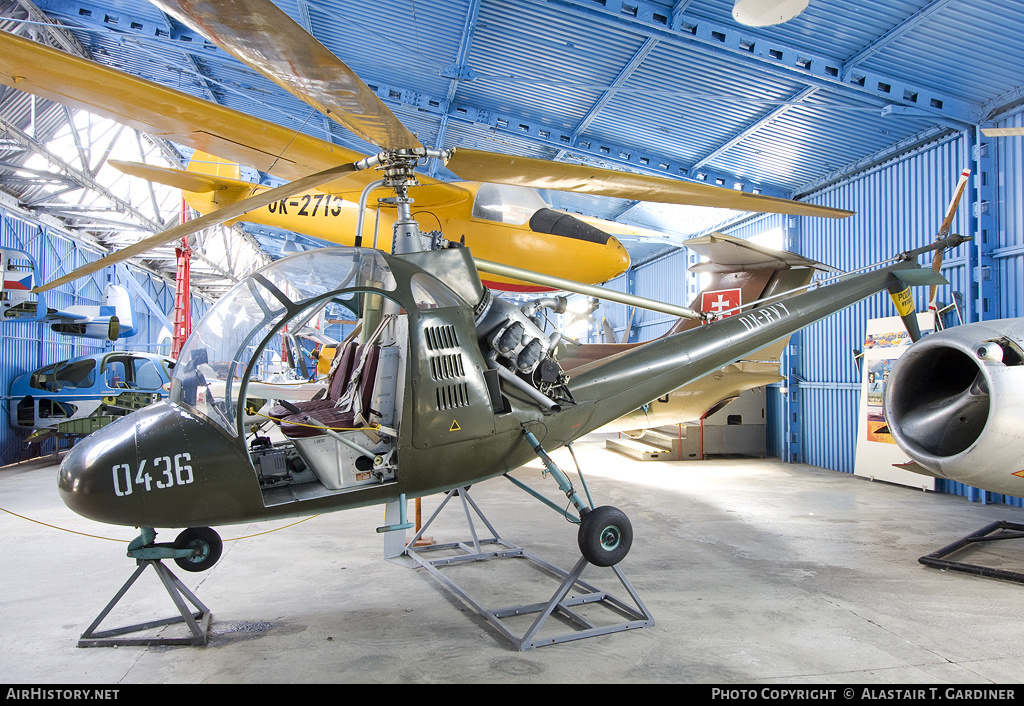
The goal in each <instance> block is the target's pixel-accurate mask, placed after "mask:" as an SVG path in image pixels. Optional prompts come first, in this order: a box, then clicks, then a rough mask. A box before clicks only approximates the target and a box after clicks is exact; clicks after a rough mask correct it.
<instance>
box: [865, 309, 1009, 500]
mask: <svg viewBox="0 0 1024 706" xmlns="http://www.w3.org/2000/svg"><path fill="white" fill-rule="evenodd" d="M1022 340H1024V321H1021V320H1003V321H993V322H985V323H978V324H968V325H964V326H957V327H954V328H950V329H946V330H944V331H940V332H938V333H934V334H931V335H929V336H926V337H925V338H923V339H922V340H921V341H919V342H918V343H916V344H914V345H913V346H912V347H911V348H910V349H909V350H908V351H907V352H906V353H904V354H903V356H902V357H901V358H900V359H899V361H898V362H897V363H896V364H895V365H894V366H893V368H892V371H891V372H890V373H889V379H888V382H887V383H886V388H885V418H886V421H887V423H888V427H889V431H890V433H891V434H892V437H893V440H894V441H895V442H896V443H897V445H898V446H899V447H900V449H902V450H903V451H904V453H906V454H907V455H908V456H910V457H911V459H913V461H914V462H916V464H917V466H918V467H919V469H915V470H920V471H921V472H924V473H927V474H929V475H933V476H935V477H937V478H947V479H950V480H955V481H958V482H961V483H966V484H968V485H973V486H977V487H981V488H985V489H987V490H991V491H993V492H998V493H1007V494H1011V495H1020V494H1021V493H1024V478H1021V477H1019V476H1016V475H1014V472H1020V471H1021V470H1022V469H1024V453H1022V449H1024V445H1022V444H1021V443H1020V442H1021V441H1024V428H1022V427H1021V424H1020V420H1021V419H1024V396H1021V395H1020V394H1018V393H1017V391H1019V390H1021V389H1024V387H1022V386H1024V351H1022V349H1021V345H1020V342H1021V341H1022Z"/></svg>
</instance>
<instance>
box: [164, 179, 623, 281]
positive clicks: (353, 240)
mask: <svg viewBox="0 0 1024 706" xmlns="http://www.w3.org/2000/svg"><path fill="white" fill-rule="evenodd" d="M461 185H462V186H463V187H465V188H466V189H468V190H470V191H471V192H472V193H473V194H475V193H476V190H477V188H478V187H479V184H475V183H463V184H461ZM252 193H254V192H253V191H250V192H238V191H235V190H225V191H212V192H206V193H195V192H188V191H186V192H184V194H185V199H186V201H187V203H188V205H189V206H191V207H192V208H194V209H195V210H197V211H199V212H200V213H208V212H210V211H211V210H214V209H216V208H220V207H222V206H225V205H227V204H228V203H230V202H232V201H234V200H238V199H241V198H244V197H246V196H249V195H251V194H252ZM387 195H389V194H387V192H385V191H384V190H380V191H376V192H373V193H372V194H371V196H370V198H369V199H368V202H369V203H370V204H371V205H372V206H376V203H377V198H378V197H384V196H387ZM411 196H412V197H413V198H414V199H415V188H414V189H412V191H411ZM358 214H359V208H358V206H357V204H356V203H355V202H353V201H349V200H347V199H345V198H342V197H339V196H334V195H331V194H327V193H324V192H320V191H312V192H308V193H304V194H298V195H296V196H292V197H290V198H288V199H285V200H282V201H278V202H275V203H272V204H269V205H268V206H264V207H263V208H259V209H256V210H254V211H250V212H249V213H247V214H246V215H245V216H244V217H243V218H240V219H238V220H239V221H246V222H251V223H258V224H261V225H265V226H270V227H274V228H283V229H285V230H290V231H293V232H296V233H302V234H304V235H307V236H310V237H312V238H317V239H319V240H324V241H327V242H330V243H337V244H339V245H361V246H364V247H372V246H373V245H374V243H375V242H376V246H377V247H378V248H380V249H382V250H386V251H389V252H390V250H391V239H392V229H393V226H394V222H395V215H396V211H395V209H394V208H393V207H388V206H386V205H385V206H382V207H380V208H375V207H370V208H367V210H366V215H365V217H364V221H363V226H362V233H361V234H360V235H361V238H357V233H356V228H357V222H358ZM413 216H414V217H415V218H416V221H417V222H418V223H419V226H420V229H421V230H422V231H423V232H425V233H426V232H430V231H438V230H439V231H441V233H442V234H443V235H444V238H445V239H447V240H449V241H451V242H456V243H459V242H464V243H465V245H466V246H467V247H469V248H470V249H471V250H472V252H473V255H474V256H476V257H479V258H481V259H484V260H491V261H494V262H501V263H504V264H508V265H513V266H516V267H521V268H523V269H527V270H533V271H535V272H541V273H544V274H549V275H554V276H557V277H562V278H565V279H571V280H575V281H578V282H585V283H591V284H592V283H600V282H606V281H608V280H610V279H614V278H615V277H617V276H619V275H620V274H622V273H623V272H625V271H626V269H628V267H629V254H628V253H627V251H626V249H625V248H624V247H623V246H622V244H621V243H620V242H619V241H618V240H617V239H616V238H614V237H613V236H610V235H609V236H608V238H607V240H606V241H605V242H598V241H597V240H595V239H584V238H578V237H571V236H562V235H554V234H551V233H539V232H535V231H534V230H532V229H531V228H530V225H529V223H523V224H512V223H500V222H497V221H492V220H487V219H483V218H477V217H475V216H474V215H473V199H472V198H470V199H466V200H464V201H462V202H459V203H454V204H445V205H441V206H437V207H430V208H423V209H421V210H418V209H417V208H416V204H415V202H414V203H413ZM230 223H231V222H229V224H230ZM375 231H376V234H377V235H376V239H375V235H374V234H375ZM486 284H488V285H489V286H493V287H495V288H496V289H502V290H508V291H540V290H543V289H544V288H543V287H538V286H537V285H532V284H527V283H524V282H519V281H516V280H512V279H508V278H503V277H499V276H496V275H487V276H486Z"/></svg>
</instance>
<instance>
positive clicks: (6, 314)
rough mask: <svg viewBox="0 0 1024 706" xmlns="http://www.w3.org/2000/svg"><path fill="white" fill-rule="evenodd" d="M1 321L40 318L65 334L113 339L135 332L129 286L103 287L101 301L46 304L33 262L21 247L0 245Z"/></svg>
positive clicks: (37, 319)
mask: <svg viewBox="0 0 1024 706" xmlns="http://www.w3.org/2000/svg"><path fill="white" fill-rule="evenodd" d="M0 268H2V270H3V279H2V280H0V321H10V322H33V321H42V322H44V323H47V324H49V325H50V328H51V329H52V330H53V331H55V332H57V333H63V334H65V335H68V336H82V337H83V338H99V339H105V340H108V341H116V340H117V339H119V338H127V337H129V336H134V335H135V334H136V330H135V328H134V323H133V322H134V314H133V313H132V303H131V297H129V296H128V290H126V289H125V288H124V287H122V286H120V285H116V284H110V285H107V286H106V287H105V288H104V290H103V303H102V304H100V305H98V306H97V305H88V304H83V305H74V306H69V307H67V308H66V309H50V308H47V306H46V303H45V300H44V298H43V297H42V295H41V294H39V293H38V292H35V291H33V290H34V288H35V263H34V262H33V260H32V257H31V256H30V255H29V254H28V253H26V252H25V251H23V250H16V249H14V248H3V249H0Z"/></svg>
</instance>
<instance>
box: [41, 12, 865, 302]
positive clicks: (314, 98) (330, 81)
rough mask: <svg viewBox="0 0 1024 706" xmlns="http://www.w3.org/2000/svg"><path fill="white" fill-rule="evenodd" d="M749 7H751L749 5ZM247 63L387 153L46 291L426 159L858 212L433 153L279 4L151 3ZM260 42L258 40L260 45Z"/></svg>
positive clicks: (507, 175)
mask: <svg viewBox="0 0 1024 706" xmlns="http://www.w3.org/2000/svg"><path fill="white" fill-rule="evenodd" d="M741 1H742V0H741ZM151 2H153V4H154V5H156V6H158V7H159V8H160V9H161V10H163V11H164V12H166V13H167V14H168V15H170V16H172V17H174V18H175V19H177V20H178V21H180V22H182V23H183V24H186V25H189V26H190V27H193V28H194V29H195V30H196V31H197V32H199V33H201V34H203V35H204V36H206V37H207V38H208V39H209V40H210V41H212V42H214V43H215V44H217V45H218V46H219V47H220V48H222V49H223V50H224V51H226V52H228V53H229V54H231V55H232V56H234V57H235V58H237V59H238V60H240V61H242V62H243V63H245V64H247V65H248V66H250V67H251V68H253V69H254V70H256V71H258V72H260V73H261V74H263V75H264V76H265V77H267V78H268V79H269V80H271V81H273V82H274V83H276V84H278V85H279V86H281V87H282V88H284V89H285V90H287V91H289V92H290V93H292V94H293V95H295V96H296V97H298V98H300V99H301V100H303V101H305V102H306V103H308V104H309V105H311V106H313V107H314V108H316V109H317V110H318V111H320V112H322V113H323V114H324V115H326V116H328V117H330V118H331V119H332V120H334V121H335V122H337V123H338V124H340V125H342V126H343V127H345V128H346V129H348V130H349V131H351V132H352V133H354V134H355V135H358V136H359V137H361V138H363V139H365V140H367V141H369V142H371V143H372V144H374V145H376V146H377V147H379V148H381V149H382V150H383V151H382V152H381V153H380V154H378V155H376V156H374V157H368V158H366V159H363V160H359V161H356V162H352V163H350V164H343V165H341V166H337V167H332V168H330V169H327V170H324V171H321V172H318V173H316V174H313V175H310V176H307V177H300V178H297V179H295V180H294V181H292V182H290V183H289V184H287V185H285V186H282V187H278V188H277V189H272V190H270V191H266V192H263V193H260V194H257V195H255V196H252V197H250V198H248V199H245V200H242V201H239V202H237V203H235V204H233V205H231V206H227V207H224V208H221V209H220V210H218V211H215V212H211V213H209V214H207V215H205V216H203V217H201V218H196V219H194V220H191V221H188V223H187V224H182V225H180V226H176V227H174V228H171V229H169V230H166V231H163V232H161V233H158V234H156V235H154V236H152V237H150V238H147V239H145V240H142V241H140V242H139V243H136V244H135V245H132V246H130V247H128V248H124V249H122V250H120V251H118V252H116V253H112V254H111V255H108V256H106V257H104V258H102V259H100V260H97V261H96V262H93V263H90V264H88V265H86V266H84V267H82V268H79V269H77V270H75V271H74V272H72V273H70V274H68V275H66V276H64V277H61V278H60V279H57V280H54V281H53V282H50V283H48V284H46V285H43V286H41V287H38V288H37V291H45V290H47V289H52V288H53V287H56V286H58V285H60V284H63V283H65V282H68V281H71V280H74V279H77V278H78V277H81V276H83V275H86V274H90V273H92V272H95V271H97V270H99V269H102V268H104V267H106V266H108V265H110V264H113V263H116V262H120V261H121V260H125V259H127V258H129V257H133V256H137V255H140V254H142V253H144V252H146V251H147V250H149V249H151V248H153V247H156V246H159V245H162V244H164V243H168V242H172V241H174V240H178V239H180V238H182V237H186V236H188V235H190V234H191V233H194V232H198V231H199V230H201V229H203V228H206V227H209V226H211V225H216V224H218V223H223V222H225V221H228V220H231V219H234V218H238V217H240V216H242V215H244V214H245V213H247V212H248V211H251V210H253V209H255V208H259V207H261V206H264V205H266V204H268V203H271V202H273V201H275V200H280V199H282V198H286V197H288V196H291V195H292V194H295V193H299V192H301V191H304V190H307V189H311V188H315V187H316V186H319V185H321V184H324V183H327V182H331V181H334V180H336V179H337V178H338V177H339V176H340V175H343V174H348V173H351V172H354V171H357V170H361V169H367V168H371V167H381V168H382V169H383V170H384V171H385V173H386V175H387V177H388V179H389V180H390V182H391V184H392V185H394V186H401V188H406V187H408V186H413V185H415V184H416V181H415V175H414V171H413V170H414V167H415V166H416V164H417V163H418V162H419V161H420V160H422V159H425V158H427V157H439V158H441V159H443V160H445V161H446V163H447V164H448V166H449V168H450V169H452V171H454V172H455V173H456V174H457V175H458V176H459V177H460V178H463V179H469V180H474V181H487V182H498V183H505V184H518V185H522V186H531V187H535V188H545V189H555V190H562V191H565V190H570V191H579V192H582V193H587V194H594V195H599V196H611V197H618V198H627V199H634V200H642V201H660V202H663V203H673V204H685V205H699V206H708V207H717V208H730V209H737V210H744V211H757V212H761V211H767V212H773V213H784V214H791V215H809V216H824V217H829V218H844V217H846V216H849V215H852V212H850V211H842V210H839V209H832V208H827V207H820V206H815V205H813V204H806V203H801V202H798V201H790V200H788V199H780V198H773V197H768V196H763V195H759V194H751V193H745V192H741V191H736V190H734V189H727V188H722V187H717V186H712V185H708V184H700V183H693V182H684V181H681V180H675V179H669V178H664V177H654V176H644V175H638V174H632V173H626V172H619V171H614V170H610V169H601V168H596V167H590V166H586V165H579V164H562V163H554V162H550V161H546V160H541V159H529V158H522V157H516V156H511V155H504V154H496V153H489V152H482V151H479V150H469V149H461V148H460V149H458V150H448V151H445V150H435V149H428V148H424V147H423V146H422V145H421V144H420V142H419V140H418V139H417V138H416V137H415V135H413V134H412V133H411V132H410V131H409V130H408V129H407V128H406V127H405V126H404V125H403V124H402V123H401V121H400V120H399V119H398V118H397V116H395V115H394V114H393V113H392V112H391V111H390V110H389V109H388V108H387V106H385V105H384V103H383V102H382V101H381V100H380V99H379V98H378V97H377V95H376V94H375V93H374V92H373V90H371V89H370V88H369V86H367V85H366V84H365V83H364V82H363V81H362V80H361V79H360V78H359V76H357V75H356V73H355V72H354V71H352V69H350V68H349V67H348V66H346V65H345V64H344V63H343V62H342V61H341V60H340V59H338V58H337V57H336V56H335V55H334V54H333V53H332V52H331V51H330V50H329V49H327V48H326V47H325V46H324V45H323V44H321V43H320V42H318V41H317V40H316V39H315V38H313V37H312V36H311V35H310V34H309V33H308V32H307V31H306V30H305V29H303V28H302V27H301V26H300V25H298V24H297V23H295V22H294V21H293V20H292V19H291V18H290V17H288V15H287V14H285V13H284V12H283V11H282V10H280V9H279V8H277V7H276V6H275V5H274V4H273V3H272V2H270V0H151ZM256 38H258V39H256Z"/></svg>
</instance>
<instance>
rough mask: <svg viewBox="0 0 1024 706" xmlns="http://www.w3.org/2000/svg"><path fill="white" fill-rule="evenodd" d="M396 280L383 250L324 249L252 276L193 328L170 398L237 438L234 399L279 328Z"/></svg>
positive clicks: (285, 260) (380, 289)
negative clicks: (337, 299)
mask: <svg viewBox="0 0 1024 706" xmlns="http://www.w3.org/2000/svg"><path fill="white" fill-rule="evenodd" d="M395 287H396V284H395V277H394V274H393V273H392V271H391V267H390V266H389V265H388V263H387V260H386V259H385V257H384V255H382V254H381V253H380V251H377V250H373V249H370V248H321V249H318V250H316V251H312V252H308V253H299V254H296V255H292V256H290V257H287V258H283V259H281V260H277V261H276V262H273V263H271V264H270V265H268V266H266V267H264V268H262V269H261V270H259V271H258V272H255V273H253V274H251V275H249V276H248V277H246V278H245V279H244V280H242V281H241V282H239V283H238V284H237V285H235V286H234V287H233V288H232V289H231V290H230V291H229V292H228V293H227V294H225V295H224V296H223V297H221V298H220V299H219V300H217V302H216V303H215V304H214V305H213V307H212V308H211V309H210V310H209V311H208V312H207V313H206V315H205V316H203V318H202V320H201V321H200V322H199V324H198V325H197V326H196V327H195V328H193V330H192V335H191V336H190V337H189V339H188V341H186V343H185V345H184V346H183V348H182V350H181V353H180V354H179V356H178V363H177V365H176V366H175V370H174V377H173V379H172V389H171V400H172V401H173V402H176V403H178V404H180V405H183V406H185V407H188V408H191V409H192V410H193V411H196V412H198V413H200V414H202V415H203V416H204V417H206V418H208V419H210V420H212V421H214V422H216V423H217V424H218V425H220V426H221V427H222V428H223V429H224V430H225V431H226V432H227V433H229V434H231V435H232V436H237V435H238V433H239V425H238V411H239V398H240V396H241V395H242V394H243V391H244V389H245V384H246V382H247V381H248V379H249V378H250V377H253V376H254V373H256V372H257V368H258V360H256V359H255V358H256V357H258V356H259V355H261V354H262V352H263V350H264V348H266V346H267V344H268V343H269V342H270V340H271V339H272V338H273V336H275V335H276V334H277V332H278V330H279V329H280V328H281V326H282V325H283V324H284V323H286V321H288V322H290V321H292V320H293V319H296V318H299V317H300V316H301V315H302V314H303V313H304V312H305V313H309V311H307V310H310V311H312V310H313V309H312V307H315V308H316V309H319V308H320V307H321V306H323V305H325V304H326V302H327V301H328V300H329V299H330V298H331V295H332V294H334V293H338V292H339V291H341V290H352V291H360V290H361V291H377V292H392V291H394V290H395Z"/></svg>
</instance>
